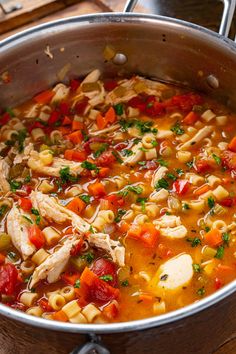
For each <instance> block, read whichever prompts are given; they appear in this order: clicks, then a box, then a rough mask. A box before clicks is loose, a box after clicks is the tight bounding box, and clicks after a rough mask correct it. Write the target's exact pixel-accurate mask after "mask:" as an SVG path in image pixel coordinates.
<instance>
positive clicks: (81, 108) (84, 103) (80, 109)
mask: <svg viewBox="0 0 236 354" xmlns="http://www.w3.org/2000/svg"><path fill="white" fill-rule="evenodd" d="M87 105H88V98H87V97H85V98H84V99H83V100H82V101H80V102H78V103H77V104H76V106H75V111H76V113H77V114H81V115H83V114H84V111H85V108H86V107H87Z"/></svg>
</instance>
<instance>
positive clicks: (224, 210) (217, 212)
mask: <svg viewBox="0 0 236 354" xmlns="http://www.w3.org/2000/svg"><path fill="white" fill-rule="evenodd" d="M213 210H214V214H215V215H224V214H226V213H227V212H228V210H227V208H225V207H223V206H222V205H220V204H218V203H217V204H215V206H214V209H213Z"/></svg>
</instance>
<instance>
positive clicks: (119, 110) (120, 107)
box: [114, 103, 124, 116]
mask: <svg viewBox="0 0 236 354" xmlns="http://www.w3.org/2000/svg"><path fill="white" fill-rule="evenodd" d="M114 109H115V111H116V114H117V115H118V116H121V115H122V114H123V113H124V107H123V105H122V104H121V103H118V104H116V105H115V106H114Z"/></svg>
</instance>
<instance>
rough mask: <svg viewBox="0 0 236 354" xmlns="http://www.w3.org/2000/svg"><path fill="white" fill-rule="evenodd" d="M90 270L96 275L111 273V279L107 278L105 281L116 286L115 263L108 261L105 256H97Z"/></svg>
mask: <svg viewBox="0 0 236 354" xmlns="http://www.w3.org/2000/svg"><path fill="white" fill-rule="evenodd" d="M91 270H92V271H93V273H95V274H96V275H97V276H98V277H101V276H104V275H111V276H112V279H111V280H107V283H108V284H110V285H111V286H113V287H116V286H117V281H118V279H117V267H116V264H115V263H113V262H111V261H109V260H108V259H105V258H99V259H97V260H96V261H94V262H93V264H92V267H91Z"/></svg>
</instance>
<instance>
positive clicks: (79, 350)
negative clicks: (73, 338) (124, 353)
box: [70, 334, 111, 354]
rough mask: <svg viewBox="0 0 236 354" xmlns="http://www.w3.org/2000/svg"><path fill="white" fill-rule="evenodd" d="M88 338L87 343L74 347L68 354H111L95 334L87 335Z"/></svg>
mask: <svg viewBox="0 0 236 354" xmlns="http://www.w3.org/2000/svg"><path fill="white" fill-rule="evenodd" d="M88 337H89V340H90V341H89V342H87V343H85V344H82V345H80V346H78V347H76V348H75V349H73V350H72V352H70V354H111V353H110V351H109V350H108V349H107V348H106V347H105V346H104V345H103V344H102V343H101V339H100V337H98V336H97V335H96V334H89V335H88Z"/></svg>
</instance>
